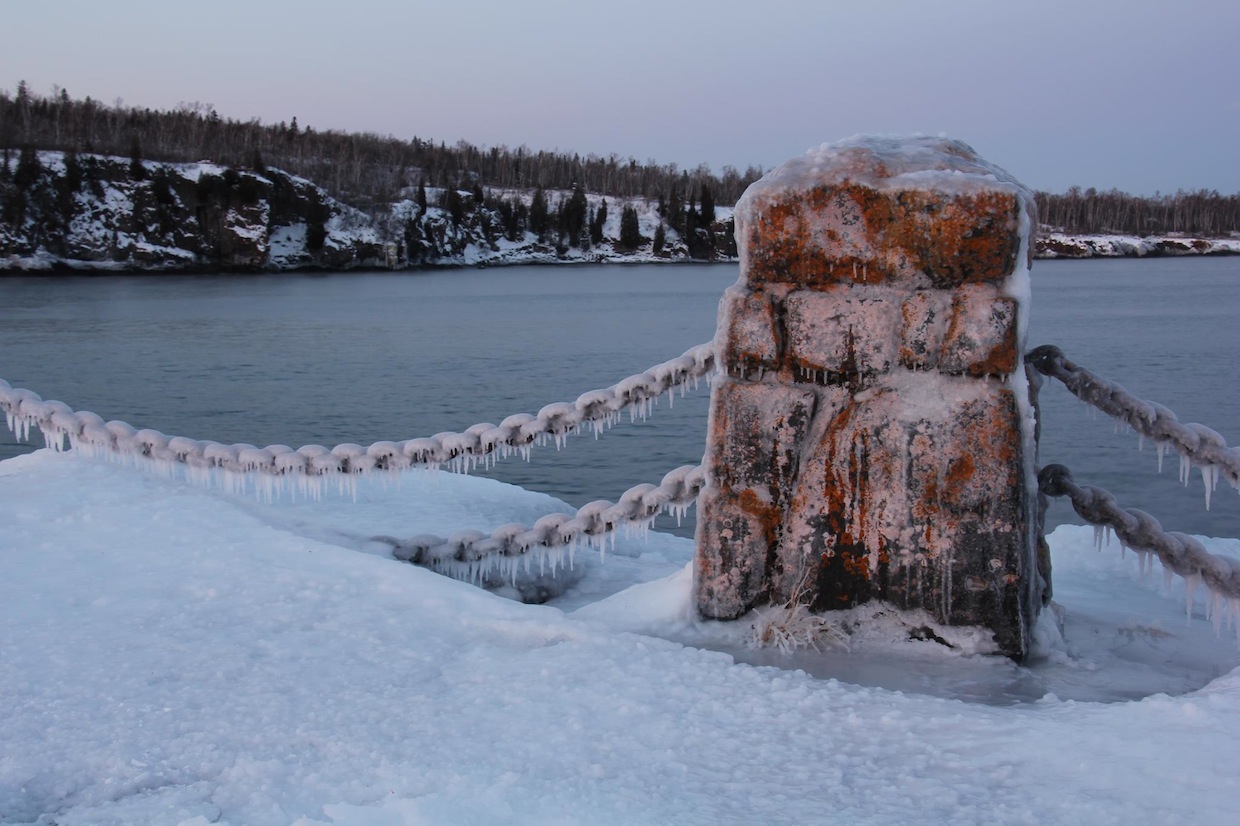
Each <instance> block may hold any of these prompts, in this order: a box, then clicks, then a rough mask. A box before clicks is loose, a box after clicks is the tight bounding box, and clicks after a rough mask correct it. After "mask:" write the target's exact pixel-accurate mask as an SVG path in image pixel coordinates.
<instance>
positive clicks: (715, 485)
mask: <svg viewBox="0 0 1240 826" xmlns="http://www.w3.org/2000/svg"><path fill="white" fill-rule="evenodd" d="M1034 216H1035V208H1034V202H1033V197H1032V195H1031V194H1030V192H1029V191H1028V190H1027V189H1025V188H1024V187H1023V186H1021V185H1020V184H1019V183H1017V182H1016V181H1015V180H1013V179H1012V177H1011V176H1010V175H1008V174H1007V173H1006V172H1004V171H1003V170H1001V169H999V168H997V167H994V166H992V165H990V164H988V163H987V162H986V161H984V160H982V159H981V158H979V157H978V156H977V155H976V153H974V152H973V150H972V149H970V148H969V147H968V146H966V145H965V144H963V143H960V142H957V141H951V140H946V139H940V138H910V139H888V138H856V139H851V140H849V141H846V142H843V143H840V144H835V145H832V146H823V147H822V148H820V149H816V150H812V151H810V152H809V153H807V154H806V155H805V156H803V157H800V158H796V159H794V160H792V161H789V162H788V163H786V164H784V165H783V166H781V167H779V168H778V169H776V170H775V171H773V172H772V173H770V174H769V175H767V176H766V177H765V178H763V179H762V180H761V181H758V182H757V183H755V184H754V185H753V186H751V187H750V188H749V190H748V191H747V192H746V193H745V195H744V196H743V197H742V198H741V200H740V202H739V203H738V204H737V206H736V235H737V240H738V243H739V248H740V258H741V275H740V280H739V281H738V282H737V283H736V285H735V286H733V287H731V288H729V289H728V290H727V292H726V293H725V295H724V298H723V300H722V302H721V304H720V308H719V326H718V329H717V332H716V337H715V345H716V348H717V351H718V353H719V363H720V375H719V376H718V377H717V379H716V382H715V384H714V386H713V390H712V393H711V412H710V426H709V435H708V437H707V447H706V466H707V468H708V471H709V473H708V477H709V484H708V486H707V488H706V490H705V491H704V492H703V494H702V496H701V498H700V499H699V500H698V513H699V518H698V532H697V560H696V576H695V583H694V591H695V601H696V605H697V610H698V612H699V614H700V615H701V616H702V617H705V618H711V619H732V618H735V617H738V616H740V615H741V614H743V613H745V612H747V611H749V610H750V609H751V608H753V607H755V606H757V605H762V604H767V603H770V604H782V603H786V602H789V601H791V600H798V601H800V602H803V603H806V604H808V605H809V606H810V607H811V608H812V609H813V610H815V611H825V610H829V609H835V608H849V607H852V606H854V605H858V604H860V603H863V602H866V601H867V600H871V599H880V600H884V601H887V602H890V603H892V604H894V605H895V606H897V607H899V608H902V609H913V608H921V609H925V610H926V611H928V612H929V613H930V614H931V615H933V617H934V618H935V620H937V621H938V622H940V623H942V624H945V625H972V626H982V627H986V628H989V629H991V630H993V632H994V637H995V641H996V643H997V645H998V647H999V648H1000V650H1002V651H1003V652H1004V653H1005V654H1007V655H1008V656H1011V657H1013V658H1015V659H1018V660H1019V659H1023V658H1024V656H1025V655H1026V654H1027V653H1028V650H1029V642H1030V632H1031V628H1032V626H1033V622H1034V620H1035V619H1036V617H1037V612H1038V610H1039V608H1040V606H1041V595H1042V589H1043V587H1044V581H1043V579H1042V577H1041V576H1040V575H1039V573H1038V570H1037V547H1038V542H1039V540H1040V539H1041V537H1040V531H1039V529H1038V527H1037V525H1038V522H1037V519H1036V515H1035V503H1036V488H1037V486H1036V480H1035V478H1034V464H1033V462H1034V452H1035V447H1036V445H1035V441H1034V438H1035V437H1034V417H1033V412H1032V405H1031V400H1030V398H1029V387H1028V383H1027V381H1026V378H1025V373H1024V369H1023V364H1022V355H1023V350H1024V327H1025V318H1026V313H1027V311H1028V292H1029V290H1028V285H1029V281H1028V272H1029V262H1030V255H1031V250H1032V245H1031V238H1030V233H1031V232H1032V230H1033V228H1034V226H1035V225H1036V220H1035V217H1034Z"/></svg>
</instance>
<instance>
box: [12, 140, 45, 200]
mask: <svg viewBox="0 0 1240 826" xmlns="http://www.w3.org/2000/svg"><path fill="white" fill-rule="evenodd" d="M42 174H43V164H41V163H39V153H38V152H36V151H35V149H34V147H33V146H31V145H30V144H28V143H27V144H23V145H22V148H21V152H20V153H19V154H18V156H17V171H16V172H14V173H13V184H14V185H15V186H16V187H17V188H18V190H20V191H22V192H25V191H26V190H28V189H30V188H31V187H33V186H34V185H35V183H36V182H37V181H38V180H39V176H40V175H42Z"/></svg>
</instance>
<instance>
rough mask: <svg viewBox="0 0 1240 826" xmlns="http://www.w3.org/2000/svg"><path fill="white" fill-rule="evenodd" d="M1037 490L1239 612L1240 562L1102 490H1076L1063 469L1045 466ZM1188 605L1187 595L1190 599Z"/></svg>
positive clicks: (1091, 488) (1080, 486)
mask: <svg viewBox="0 0 1240 826" xmlns="http://www.w3.org/2000/svg"><path fill="white" fill-rule="evenodd" d="M1038 490H1039V491H1040V492H1041V493H1043V494H1044V495H1046V496H1055V497H1060V496H1066V497H1068V499H1069V500H1071V502H1072V509H1073V510H1075V511H1076V512H1077V514H1078V515H1079V516H1080V517H1081V518H1082V519H1084V520H1085V521H1086V522H1088V523H1089V524H1091V525H1094V526H1096V527H1102V528H1110V529H1111V530H1112V531H1114V532H1115V535H1116V536H1117V537H1119V540H1120V542H1122V543H1123V544H1124V546H1125V547H1129V548H1133V549H1134V550H1140V551H1149V552H1152V553H1154V554H1157V556H1158V558H1159V560H1161V561H1162V563H1163V565H1164V566H1165V567H1166V569H1167V570H1169V571H1170V572H1172V573H1174V574H1177V575H1179V576H1181V577H1183V578H1184V579H1185V580H1187V581H1188V582H1189V583H1190V584H1195V583H1196V582H1199V581H1200V582H1204V583H1205V585H1206V587H1208V588H1209V589H1210V590H1211V591H1212V592H1213V593H1214V594H1216V595H1218V596H1219V597H1221V598H1223V599H1228V600H1231V601H1232V603H1231V604H1232V606H1233V611H1235V610H1236V609H1240V560H1236V559H1231V558H1230V557H1225V556H1217V555H1215V554H1211V553H1210V552H1209V551H1207V550H1206V549H1205V546H1204V545H1202V544H1201V543H1200V542H1199V541H1197V540H1196V539H1194V538H1193V537H1191V536H1189V535H1187V534H1183V533H1178V532H1175V531H1164V530H1163V529H1162V525H1161V524H1160V523H1159V521H1158V520H1157V519H1155V518H1154V517H1153V516H1150V515H1149V514H1148V513H1146V512H1145V511H1140V510H1136V509H1134V508H1121V507H1120V506H1119V503H1118V502H1117V501H1116V500H1115V497H1114V496H1113V495H1111V494H1110V493H1109V492H1107V491H1105V490H1103V489H1102V488H1095V487H1090V486H1088V485H1077V484H1076V482H1074V481H1073V479H1072V473H1071V471H1069V470H1068V469H1067V468H1066V467H1064V466H1063V465H1047V466H1046V467H1044V468H1042V470H1041V471H1039V472H1038ZM1190 599H1191V595H1190Z"/></svg>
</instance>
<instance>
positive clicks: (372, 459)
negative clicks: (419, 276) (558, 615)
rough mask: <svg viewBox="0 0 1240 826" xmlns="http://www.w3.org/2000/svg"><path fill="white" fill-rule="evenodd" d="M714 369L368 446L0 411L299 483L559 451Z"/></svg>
mask: <svg viewBox="0 0 1240 826" xmlns="http://www.w3.org/2000/svg"><path fill="white" fill-rule="evenodd" d="M714 369H715V351H714V346H713V345H712V344H710V343H707V344H701V345H698V346H697V347H693V348H690V349H689V350H687V351H685V353H684V354H683V355H680V356H678V357H676V358H674V359H671V360H670V361H665V362H663V363H662V364H658V365H655V366H654V367H651V368H650V369H649V370H646V371H644V372H642V373H638V374H637V375H634V376H629V377H628V378H626V379H624V380H622V381H620V382H617V383H616V384H614V385H612V386H611V387H608V388H606V389H604V390H592V391H590V392H588V393H583V394H582V395H580V396H578V397H577V400H576V401H574V402H559V403H555V404H549V405H547V406H545V407H543V408H542V409H541V410H539V411H538V413H537V414H534V415H530V414H528V413H517V414H515V415H512V416H509V417H508V418H506V419H504V420H503V421H502V422H500V423H499V424H498V425H495V424H491V423H484V424H476V425H474V426H473V427H470V428H468V429H466V430H465V431H464V432H461V433H450V432H449V433H437V434H435V435H434V436H429V437H424V438H417V439H407V440H405V441H400V442H393V441H382V442H375V443H374V444H372V445H370V446H369V447H362V446H361V445H356V444H342V445H337V446H336V447H334V448H331V449H328V448H326V447H323V446H321V445H306V446H304V447H300V448H297V449H293V448H291V447H288V446H286V445H270V446H268V447H255V446H254V445H249V444H234V445H224V444H219V443H218V442H212V441H200V440H197V439H190V438H186V437H184V436H168V435H165V434H163V433H160V432H159V431H157V430H149V429H145V430H139V429H136V428H134V427H133V426H132V425H129V424H126V423H125V422H121V421H110V422H104V421H103V419H102V418H101V417H99V416H98V415H96V414H94V413H90V412H86V411H74V410H72V409H71V408H70V407H69V406H68V405H66V404H64V403H63V402H58V401H44V400H43V399H42V398H41V397H40V396H39V395H38V394H37V393H34V392H33V391H30V390H25V389H23V388H20V387H11V386H10V385H9V384H8V382H5V381H4V380H2V379H0V409H3V410H4V413H5V419H6V421H7V423H8V426H9V429H10V430H12V431H13V432H14V433H15V434H16V435H17V437H18V438H19V439H22V440H25V439H27V438H29V435H30V431H31V429H33V428H38V429H39V430H40V431H41V432H42V434H43V438H44V441H45V442H46V443H47V445H48V447H50V448H52V449H53V450H62V449H63V448H64V446H65V443H66V442H67V443H68V445H69V446H70V447H72V448H75V449H77V450H79V451H81V452H83V453H87V454H91V455H102V456H120V457H123V458H125V459H129V460H140V459H147V460H151V461H154V462H157V463H160V464H163V465H168V464H174V465H175V464H179V465H184V466H186V467H187V468H188V469H189V471H190V472H191V475H193V474H194V472H198V473H199V474H200V475H203V476H205V477H206V478H208V479H209V478H210V476H211V473H212V471H214V470H216V469H221V470H223V471H225V472H228V473H231V474H234V475H235V474H265V475H267V476H269V477H272V478H274V479H278V480H284V479H287V478H289V477H297V478H300V479H303V480H307V479H315V478H316V477H325V476H330V475H342V476H343V475H350V474H362V473H366V472H368V471H373V470H386V471H401V470H405V469H407V468H411V467H418V466H422V467H440V466H442V465H449V466H451V467H452V468H453V469H454V470H462V469H464V468H465V467H467V466H471V465H473V464H475V463H476V462H478V461H479V460H481V459H484V458H486V457H490V456H493V455H495V454H499V455H505V456H506V455H509V454H510V453H513V452H519V453H522V454H523V455H526V456H527V457H528V452H529V450H530V448H531V446H533V445H536V444H539V445H540V444H545V443H546V442H547V441H548V440H552V439H553V440H554V441H555V443H556V446H557V447H558V446H559V445H561V444H562V443H563V441H564V439H565V438H566V437H567V436H568V435H569V434H573V433H578V432H580V430H581V428H582V426H583V425H588V426H590V427H592V428H593V429H594V431H595V433H596V434H597V433H598V432H599V431H601V430H603V429H604V428H606V427H607V426H609V425H610V424H613V423H614V422H616V421H617V420H618V419H619V417H620V414H621V412H623V411H625V410H628V411H630V416H631V417H634V418H635V417H636V416H637V415H638V413H640V414H641V415H642V416H643V417H644V416H645V415H646V414H648V413H649V411H650V409H651V408H652V407H653V405H654V402H655V401H656V400H657V399H658V398H659V397H660V396H661V395H664V394H668V395H670V394H672V392H673V391H675V390H677V389H682V390H683V388H684V387H685V386H686V385H695V384H696V383H697V382H698V381H699V380H700V379H701V378H703V377H704V376H707V375H709V374H710V373H712V372H713V371H714ZM232 484H234V485H236V482H235V481H234V482H233V483H232Z"/></svg>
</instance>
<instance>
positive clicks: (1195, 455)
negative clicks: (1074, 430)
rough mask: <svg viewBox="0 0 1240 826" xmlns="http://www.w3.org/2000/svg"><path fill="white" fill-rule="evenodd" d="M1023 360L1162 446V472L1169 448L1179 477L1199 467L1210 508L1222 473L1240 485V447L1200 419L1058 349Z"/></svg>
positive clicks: (1182, 478) (1041, 349)
mask: <svg viewBox="0 0 1240 826" xmlns="http://www.w3.org/2000/svg"><path fill="white" fill-rule="evenodd" d="M1025 363H1026V364H1029V365H1031V366H1032V367H1033V368H1034V369H1035V370H1037V371H1038V372H1039V373H1042V374H1043V375H1046V376H1050V377H1051V378H1055V379H1059V381H1061V382H1063V384H1064V386H1065V387H1067V388H1068V390H1069V391H1071V393H1072V395H1074V396H1076V397H1077V398H1078V399H1080V400H1081V401H1083V402H1085V403H1087V404H1090V405H1093V406H1094V407H1096V408H1098V409H1099V410H1101V411H1102V412H1103V413H1106V414H1107V415H1108V416H1111V417H1113V418H1115V419H1118V420H1119V421H1121V422H1124V423H1125V424H1126V425H1128V426H1129V427H1131V428H1132V429H1133V430H1135V431H1136V432H1137V434H1138V436H1139V437H1140V438H1142V439H1149V440H1150V441H1152V442H1153V443H1154V445H1155V447H1156V448H1157V450H1158V465H1159V470H1161V469H1162V459H1163V455H1164V453H1165V452H1166V450H1167V448H1168V447H1171V448H1174V449H1175V451H1176V452H1177V453H1178V454H1179V455H1180V481H1182V482H1188V475H1189V471H1190V470H1191V468H1192V467H1197V468H1200V470H1201V477H1202V481H1203V482H1204V483H1205V487H1206V507H1207V508H1209V507H1210V495H1211V493H1212V492H1213V491H1214V488H1215V486H1216V485H1217V483H1218V477H1219V475H1220V474H1221V475H1222V476H1223V477H1224V478H1226V479H1227V481H1228V482H1230V483H1231V485H1232V487H1234V488H1237V489H1240V448H1234V447H1228V446H1227V440H1226V439H1224V438H1223V437H1222V436H1221V435H1220V434H1219V433H1217V432H1215V431H1214V430H1211V429H1210V428H1208V427H1206V426H1205V425H1202V424H1197V423H1196V422H1189V423H1187V424H1185V423H1182V422H1181V421H1180V420H1179V419H1178V418H1177V417H1176V415H1175V414H1174V413H1172V412H1171V411H1170V410H1168V409H1167V408H1166V407H1163V406H1162V405H1161V404H1158V403H1157V402H1149V401H1144V400H1143V399H1138V398H1137V397H1135V396H1133V395H1132V394H1130V393H1129V392H1128V391H1127V390H1125V389H1124V388H1123V387H1121V386H1120V385H1118V384H1116V383H1115V382H1112V381H1108V380H1106V379H1104V378H1102V377H1101V376H1098V375H1096V374H1094V373H1091V372H1090V371H1088V370H1086V369H1085V368H1083V367H1080V366H1078V365H1076V364H1074V363H1073V362H1071V361H1069V360H1068V358H1067V357H1066V356H1064V354H1063V351H1062V350H1060V349H1059V348H1058V347H1055V346H1052V345H1044V346H1042V347H1038V348H1036V349H1034V350H1031V351H1029V353H1028V354H1027V355H1026V356H1025Z"/></svg>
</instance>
